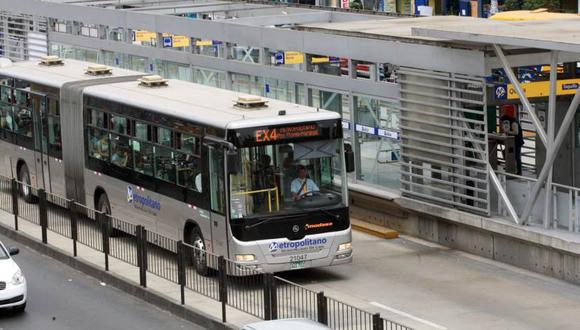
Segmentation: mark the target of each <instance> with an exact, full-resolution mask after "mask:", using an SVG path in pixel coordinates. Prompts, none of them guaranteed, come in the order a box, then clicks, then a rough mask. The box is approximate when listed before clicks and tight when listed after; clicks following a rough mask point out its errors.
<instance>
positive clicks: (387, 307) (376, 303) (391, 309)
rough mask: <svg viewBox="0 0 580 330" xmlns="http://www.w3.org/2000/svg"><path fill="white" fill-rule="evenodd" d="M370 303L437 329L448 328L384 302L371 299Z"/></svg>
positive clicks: (443, 329)
mask: <svg viewBox="0 0 580 330" xmlns="http://www.w3.org/2000/svg"><path fill="white" fill-rule="evenodd" d="M370 304H371V305H373V306H376V307H379V308H382V309H384V310H387V311H389V312H391V313H395V314H398V315H400V316H403V317H406V318H410V319H411V320H414V321H417V322H420V323H423V324H426V325H428V326H430V327H433V328H437V329H441V330H447V328H446V327H444V326H442V325H439V324H437V323H433V322H430V321H427V320H424V319H422V318H420V317H417V316H413V315H411V314H409V313H405V312H403V311H400V310H398V309H394V308H392V307H389V306H385V305H383V304H381V303H378V302H376V301H371V302H370Z"/></svg>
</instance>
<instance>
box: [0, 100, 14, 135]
mask: <svg viewBox="0 0 580 330" xmlns="http://www.w3.org/2000/svg"><path fill="white" fill-rule="evenodd" d="M13 127H14V123H13V119H12V106H9V105H6V104H2V105H0V129H2V130H6V131H12V130H13Z"/></svg>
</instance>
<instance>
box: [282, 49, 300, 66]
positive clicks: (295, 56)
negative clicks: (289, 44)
mask: <svg viewBox="0 0 580 330" xmlns="http://www.w3.org/2000/svg"><path fill="white" fill-rule="evenodd" d="M284 63H285V64H300V63H304V53H302V52H294V51H288V52H284Z"/></svg>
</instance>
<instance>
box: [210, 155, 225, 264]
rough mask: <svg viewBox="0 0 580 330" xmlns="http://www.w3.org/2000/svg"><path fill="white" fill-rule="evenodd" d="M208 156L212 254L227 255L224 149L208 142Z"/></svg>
mask: <svg viewBox="0 0 580 330" xmlns="http://www.w3.org/2000/svg"><path fill="white" fill-rule="evenodd" d="M208 156H209V157H208V159H209V164H208V165H209V167H208V170H209V171H208V174H209V197H210V209H211V214H210V221H211V245H212V247H213V253H214V254H217V255H221V256H224V257H228V226H227V220H226V216H225V214H226V207H227V206H226V191H225V189H226V187H225V168H224V151H223V149H222V147H221V146H219V145H211V144H210V145H208Z"/></svg>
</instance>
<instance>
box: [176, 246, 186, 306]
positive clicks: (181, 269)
mask: <svg viewBox="0 0 580 330" xmlns="http://www.w3.org/2000/svg"><path fill="white" fill-rule="evenodd" d="M185 281H186V278H185V246H184V245H183V241H179V242H177V282H178V283H179V288H180V291H181V304H182V305H185Z"/></svg>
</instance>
